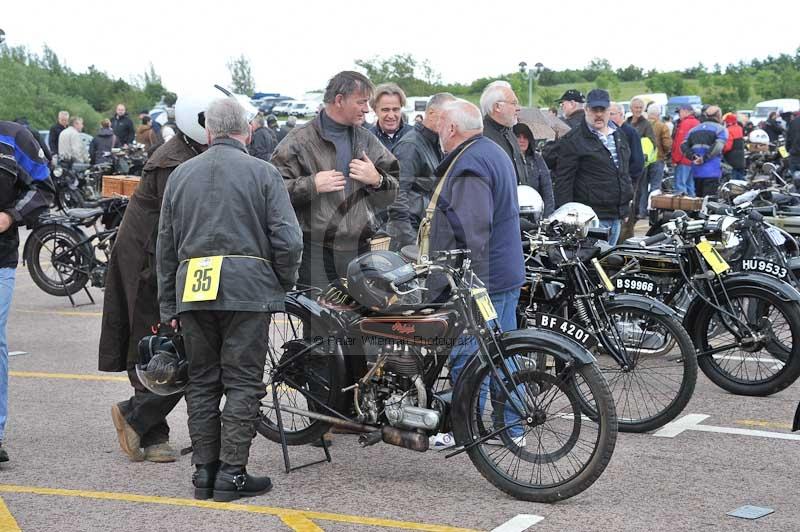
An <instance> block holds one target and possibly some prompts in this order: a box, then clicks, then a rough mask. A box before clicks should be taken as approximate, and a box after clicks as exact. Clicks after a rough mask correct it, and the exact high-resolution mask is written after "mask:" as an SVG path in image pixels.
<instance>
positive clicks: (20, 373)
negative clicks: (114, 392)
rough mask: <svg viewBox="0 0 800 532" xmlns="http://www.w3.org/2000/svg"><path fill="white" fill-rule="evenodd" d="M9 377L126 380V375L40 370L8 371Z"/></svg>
mask: <svg viewBox="0 0 800 532" xmlns="http://www.w3.org/2000/svg"><path fill="white" fill-rule="evenodd" d="M8 374H9V375H10V376H11V377H31V378H34V379H74V380H79V381H120V382H128V378H127V377H114V376H112V375H83V374H80V373H44V372H40V371H9V372H8Z"/></svg>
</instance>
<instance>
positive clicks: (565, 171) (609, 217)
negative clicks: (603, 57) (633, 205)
mask: <svg viewBox="0 0 800 532" xmlns="http://www.w3.org/2000/svg"><path fill="white" fill-rule="evenodd" d="M586 100H587V101H586V120H584V122H583V123H582V124H581V125H580V126H579V127H576V128H575V129H572V130H570V131H569V133H567V134H566V135H564V136H563V137H561V141H560V144H561V148H560V150H559V151H560V155H561V157H560V159H559V162H558V170H557V172H558V173H557V175H556V178H555V179H554V180H553V189H554V190H553V192H554V193H555V198H556V206H561V205H563V204H565V203H568V202H570V201H577V202H580V203H584V204H586V205H588V206H590V207H591V208H592V209H594V211H595V213H597V216H598V218H599V219H600V224H601V225H603V226H605V227H608V228H609V229H610V230H611V234H610V236H609V240H608V243H609V244H611V245H612V246H613V245H615V244H616V243H617V240H618V238H619V234H620V227H621V222H622V219H623V218H625V217H626V216H628V213H629V203H630V201H631V199H632V198H633V188H632V185H631V176H630V173H629V170H628V168H629V161H630V153H631V149H630V147H629V145H628V140H627V138H626V137H625V135H624V134H622V132H621V131H620V129H619V127H618V126H617V125H616V124H615V123H614V122H611V121H609V118H610V113H609V106H610V105H611V103H610V101H609V97H608V92H606V91H605V90H603V89H594V90H592V91H591V92H589V94H588V96H587V98H586Z"/></svg>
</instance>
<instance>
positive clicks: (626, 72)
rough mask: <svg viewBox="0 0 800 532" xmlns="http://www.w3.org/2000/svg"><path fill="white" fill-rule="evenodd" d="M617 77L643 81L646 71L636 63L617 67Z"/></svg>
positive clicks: (625, 79)
mask: <svg viewBox="0 0 800 532" xmlns="http://www.w3.org/2000/svg"><path fill="white" fill-rule="evenodd" d="M617 77H618V78H619V80H620V81H641V80H642V79H644V71H643V69H641V68H639V67H637V66H635V65H628V66H626V67H625V68H618V69H617Z"/></svg>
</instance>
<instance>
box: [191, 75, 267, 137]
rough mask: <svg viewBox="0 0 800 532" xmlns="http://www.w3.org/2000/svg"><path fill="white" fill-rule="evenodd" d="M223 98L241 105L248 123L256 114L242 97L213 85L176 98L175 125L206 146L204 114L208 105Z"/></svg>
mask: <svg viewBox="0 0 800 532" xmlns="http://www.w3.org/2000/svg"><path fill="white" fill-rule="evenodd" d="M225 96H228V97H231V98H236V101H237V102H239V104H241V106H242V107H243V108H244V110H245V114H246V115H247V121H248V122H250V121H251V120H253V118H255V116H256V114H258V109H256V108H255V107H253V105H252V104H251V103H250V102H249V101H248V100H247V98H246V97H244V96H242V95H236V94H233V93H232V92H230V91H229V90H227V89H225V88H224V87H221V86H219V85H214V86H213V87H209V88H208V89H203V90H198V91H193V92H188V93H185V94H181V95H180V96H178V100H177V101H176V102H175V124H176V125H177V126H178V129H180V130H181V131H182V132H183V133H184V134H185V135H186V136H187V137H189V138H190V139H192V140H193V141H195V142H197V143H198V144H208V139H207V138H206V128H205V124H206V117H205V112H206V108H208V105H209V104H210V103H211V102H213V101H214V100H217V99H219V98H224V97H225Z"/></svg>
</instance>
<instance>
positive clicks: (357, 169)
mask: <svg viewBox="0 0 800 532" xmlns="http://www.w3.org/2000/svg"><path fill="white" fill-rule="evenodd" d="M373 90H374V89H373V86H372V83H371V82H370V81H369V79H367V78H366V77H365V76H364V75H363V74H360V73H358V72H350V71H345V72H340V73H339V74H337V75H335V76H334V77H333V78H331V80H330V81H329V82H328V86H327V87H326V89H325V95H324V97H323V101H324V103H325V108H324V109H323V110H321V111H320V113H319V115H317V116H316V117H315V118H314V119H313V120H311V121H310V122H307V123H305V124H303V125H301V126H296V127H295V128H294V129H292V130H291V131H290V132H289V134H288V135H287V136H286V138H284V139H283V140H282V141H281V142H280V143H279V144H278V147H277V148H275V152H274V153H273V154H272V164H274V165H275V167H276V168H277V169H278V171H279V172H280V173H281V175H282V176H283V178H284V179H285V180H286V187H287V188H288V189H289V197H290V198H291V200H292V206H293V207H294V209H295V212H296V213H297V219H298V220H299V221H300V226H301V227H302V229H303V264H302V265H301V267H300V278H299V283H300V284H301V285H308V286H316V287H318V288H325V287H327V286H328V284H329V283H330V282H331V281H333V280H335V279H339V278H341V277H345V276H346V274H347V265H348V264H349V263H350V261H351V260H352V259H354V258H355V257H356V256H358V255H359V254H360V253H363V252H364V251H366V250H367V249H369V239H370V238H372V236H373V235H374V234H375V231H376V230H377V229H378V222H377V218H376V215H375V213H376V212H378V211H380V210H383V209H386V208H387V207H388V206H389V205H391V204H392V202H394V200H395V196H396V195H397V189H398V181H397V176H398V175H399V172H400V167H399V165H398V163H397V159H395V157H394V156H393V155H392V154H391V153H390V152H389V150H387V149H386V148H385V147H384V146H383V144H381V142H380V141H379V140H378V139H377V138H376V137H375V135H373V134H372V133H370V132H369V131H368V130H367V129H365V128H363V127H361V126H362V124H363V123H364V115H366V114H367V112H369V107H368V105H367V102H369V99H370V97H371V95H372V92H373Z"/></svg>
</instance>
